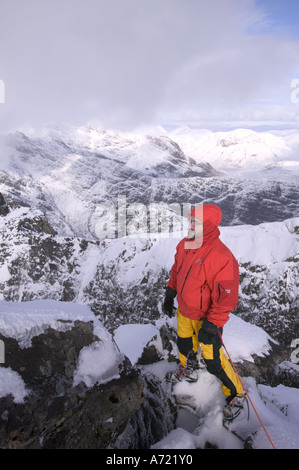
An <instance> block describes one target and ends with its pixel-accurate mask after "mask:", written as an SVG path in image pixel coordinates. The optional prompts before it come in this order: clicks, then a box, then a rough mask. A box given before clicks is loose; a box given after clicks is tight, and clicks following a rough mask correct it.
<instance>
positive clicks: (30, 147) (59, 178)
mask: <svg viewBox="0 0 299 470" xmlns="http://www.w3.org/2000/svg"><path fill="white" fill-rule="evenodd" d="M155 132H156V134H155ZM232 132H233V131H232ZM234 132H235V133H237V134H238V132H239V133H240V132H241V137H239V138H238V141H237V142H238V143H237V144H236V145H229V146H226V147H224V146H222V145H219V142H221V140H222V141H225V142H230V141H231V139H233V137H231V133H225V135H221V138H220V136H219V135H218V134H217V133H209V134H208V136H207V137H206V138H207V139H209V142H208V144H207V145H208V147H209V149H210V150H209V151H206V148H207V147H205V145H204V139H205V137H202V136H200V139H199V140H198V141H197V134H196V132H194V131H192V133H191V134H190V133H189V134H188V136H187V138H188V139H191V140H190V144H188V146H187V147H186V148H185V147H184V145H183V142H181V141H180V138H181V137H180V134H179V132H177V133H174V132H173V133H171V132H169V133H167V132H166V131H165V132H163V130H161V129H158V130H154V131H153V132H152V134H142V133H134V134H133V133H130V134H128V133H121V132H116V131H111V130H105V129H101V128H98V127H95V126H85V127H82V128H65V129H63V128H50V129H47V130H45V131H44V132H43V133H36V132H33V131H31V132H27V133H21V132H17V133H14V134H9V135H3V134H2V135H1V139H0V152H1V165H2V171H0V192H2V194H3V195H4V196H5V198H6V200H7V201H8V202H12V203H13V202H15V203H16V204H19V205H23V206H29V207H34V208H37V209H40V210H41V211H42V212H44V213H45V215H46V217H47V218H48V220H49V222H50V223H51V224H52V226H53V228H54V229H55V230H56V231H57V233H59V234H60V235H62V236H64V235H69V236H75V237H76V236H79V237H83V238H86V239H96V238H97V236H96V234H95V232H94V225H95V213H96V210H97V208H98V207H99V206H101V204H103V203H104V204H105V203H107V202H109V203H111V204H113V205H114V206H115V207H117V201H118V197H119V196H122V197H125V198H126V201H127V204H128V205H129V204H143V205H145V206H146V207H148V206H149V205H150V204H152V203H165V204H171V203H178V204H180V205H183V204H186V203H188V204H198V203H200V202H205V201H207V202H213V201H214V202H215V203H216V204H219V205H220V207H221V208H222V210H223V224H224V225H244V224H259V223H261V222H271V221H282V220H285V219H288V218H291V217H293V216H297V215H299V207H298V201H299V190H298V178H299V176H298V169H299V167H298V153H297V154H296V148H297V135H296V134H294V133H293V134H292V133H291V134H290V135H287V136H285V137H282V136H280V137H277V136H274V135H272V134H269V135H268V134H266V137H267V138H268V139H270V140H271V142H272V144H271V145H272V147H271V152H270V153H269V152H268V151H267V146H266V145H265V143H264V140H263V139H261V136H260V135H259V133H254V132H253V131H248V130H246V131H241V130H240V131H238V132H237V131H234ZM242 136H243V137H242ZM185 137H186V136H185ZM185 137H184V138H185ZM175 139H176V140H175ZM283 139H285V140H284V142H285V144H283V143H282V140H283ZM256 141H257V142H258V144H256V143H255V142H256ZM252 145H254V146H256V148H255V150H254V155H255V156H252V155H251V153H252V152H250V148H251V146H252ZM287 146H289V147H290V148H292V149H293V150H292V152H293V153H292V154H293V157H292V158H293V159H292V160H291V161H289V160H288V159H287V157H286V155H285V154H284V153H281V152H280V150H279V149H285V148H286V147H287ZM236 150H237V154H238V155H239V156H240V155H243V157H244V158H243V157H242V162H241V163H242V169H241V172H240V171H237V170H236V169H234V170H232V169H231V168H229V167H228V165H229V160H232V159H234V152H235V151H236ZM219 151H221V153H220V154H219ZM223 151H225V152H226V153H225V156H224V157H223V155H222V152H223ZM265 152H266V153H265ZM267 152H268V157H267V158H264V157H263V156H264V155H267ZM278 154H280V157H279V158H278V157H277V156H276V155H278ZM226 157H227V158H228V160H225V159H226ZM223 158H224V160H223ZM252 158H253V161H254V162H255V161H257V160H258V162H259V164H258V165H257V168H255V167H254V168H253V166H252V164H251V163H252ZM288 158H289V157H288ZM296 159H297V160H296ZM216 164H217V165H218V166H221V172H219V169H218V170H216V169H215V165H216ZM296 165H297V166H296Z"/></svg>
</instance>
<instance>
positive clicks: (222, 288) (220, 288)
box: [217, 282, 225, 302]
mask: <svg viewBox="0 0 299 470" xmlns="http://www.w3.org/2000/svg"><path fill="white" fill-rule="evenodd" d="M222 292H225V289H224V287H222V285H221V284H219V282H218V294H219V295H218V299H217V302H219V300H220V297H221V293H222Z"/></svg>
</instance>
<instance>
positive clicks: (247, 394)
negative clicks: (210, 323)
mask: <svg viewBox="0 0 299 470" xmlns="http://www.w3.org/2000/svg"><path fill="white" fill-rule="evenodd" d="M218 333H219V337H220V339H221V343H222V345H223V347H224V349H225V352H226V354H227V356H228V358H229V360H230V363H231V365H232V366H233V369H234V371H235V373H236V374H237V376H238V378H239V380H240V382H241V384H242V387H243V389H244V392H245V393H246V396H247V397H248V400H249V401H250V404H251V406H252V408H253V410H254V412H255V414H256V416H257V417H258V420H259V422H260V423H261V425H262V428H263V430H264V431H265V433H266V436H267V437H268V439H269V441H270V443H271V445H272V447H273V449H275V446H274V444H273V442H272V440H271V438H270V436H269V434H268V432H267V430H266V428H265V426H264V424H263V422H262V420H261V418H260V417H259V415H258V412H257V411H256V409H255V406H254V404H253V403H252V400H251V398H250V396H249V393H248V392H247V390H246V388H245V387H244V384H243V382H242V379H241V377H240V375H239V374H238V371H237V369H236V368H235V365H234V363H233V361H232V359H231V357H230V355H229V352H228V350H227V349H226V347H225V344H224V342H223V339H222V335H221V333H220V331H219V330H218Z"/></svg>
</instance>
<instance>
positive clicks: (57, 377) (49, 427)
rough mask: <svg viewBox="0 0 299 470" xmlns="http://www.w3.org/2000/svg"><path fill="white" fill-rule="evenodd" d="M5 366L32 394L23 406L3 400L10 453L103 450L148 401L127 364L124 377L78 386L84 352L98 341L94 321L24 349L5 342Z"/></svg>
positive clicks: (1, 414) (0, 414)
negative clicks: (78, 367) (76, 376)
mask: <svg viewBox="0 0 299 470" xmlns="http://www.w3.org/2000/svg"><path fill="white" fill-rule="evenodd" d="M1 338H3V340H5V346H6V363H7V364H9V366H10V367H11V369H12V370H14V371H15V372H17V373H18V374H19V375H20V376H21V377H22V379H23V381H24V383H25V386H26V389H27V390H28V391H29V393H28V394H27V396H26V397H25V398H24V403H15V402H14V400H13V397H12V395H9V396H6V397H2V398H1V399H0V420H1V426H0V447H1V448H9V449H30V448H32V449H39V448H43V449H51V448H52V449H53V448H55V449H83V448H85V449H101V448H106V447H107V446H108V445H109V444H110V443H113V442H114V441H115V439H116V438H117V436H118V435H119V434H120V433H121V432H122V431H123V430H124V428H125V426H126V425H127V422H128V420H129V419H130V417H131V416H132V415H133V414H134V412H135V411H136V410H137V409H138V408H139V407H140V405H141V403H142V402H143V400H144V397H143V387H144V386H143V381H142V379H141V378H140V376H139V374H138V372H137V371H136V370H135V369H133V368H132V367H131V365H130V364H129V363H128V362H127V361H125V362H124V364H122V370H121V371H120V378H119V379H113V380H111V381H110V382H108V383H106V384H102V385H94V386H93V387H90V388H88V387H87V386H86V385H85V383H83V382H80V383H78V384H77V385H76V386H74V384H73V376H74V371H75V369H76V365H77V360H78V356H79V353H80V350H81V349H82V348H83V347H84V346H88V345H90V344H92V343H93V342H94V341H98V340H99V338H98V337H96V336H95V335H94V333H93V323H92V322H89V323H85V322H81V321H75V322H74V325H73V327H72V328H71V329H69V330H68V331H56V330H54V329H52V328H49V329H48V330H46V331H45V332H44V333H43V334H40V335H38V336H35V337H34V338H33V339H32V346H31V347H30V348H25V349H21V348H20V347H19V345H18V343H17V341H16V340H15V339H13V338H4V337H3V336H1Z"/></svg>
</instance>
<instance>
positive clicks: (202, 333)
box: [198, 318, 218, 344]
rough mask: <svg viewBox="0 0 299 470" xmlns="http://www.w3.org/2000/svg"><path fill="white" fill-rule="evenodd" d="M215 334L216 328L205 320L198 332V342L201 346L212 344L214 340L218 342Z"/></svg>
mask: <svg viewBox="0 0 299 470" xmlns="http://www.w3.org/2000/svg"><path fill="white" fill-rule="evenodd" d="M217 333H218V327H217V326H216V325H214V323H211V322H210V321H208V320H207V319H206V318H205V319H204V321H203V322H202V326H201V329H200V330H199V332H198V341H199V342H200V343H203V344H213V343H214V342H215V340H218V334H217Z"/></svg>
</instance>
